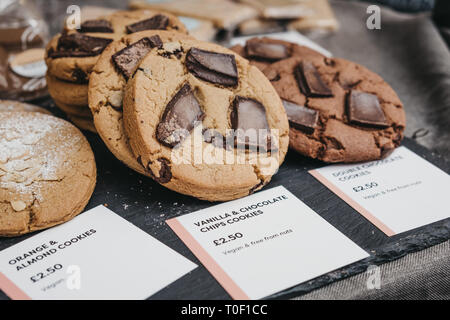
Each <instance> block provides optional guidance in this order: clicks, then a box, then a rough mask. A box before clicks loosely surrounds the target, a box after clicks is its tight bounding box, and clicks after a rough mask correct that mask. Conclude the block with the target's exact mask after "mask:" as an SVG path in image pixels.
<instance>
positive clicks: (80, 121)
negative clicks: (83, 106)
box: [67, 114, 97, 133]
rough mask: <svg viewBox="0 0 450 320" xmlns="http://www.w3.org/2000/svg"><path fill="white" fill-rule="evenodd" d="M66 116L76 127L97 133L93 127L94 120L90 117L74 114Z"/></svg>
mask: <svg viewBox="0 0 450 320" xmlns="http://www.w3.org/2000/svg"><path fill="white" fill-rule="evenodd" d="M67 118H69V120H70V121H71V122H72V123H73V124H74V125H75V126H77V127H78V128H80V129H81V130H85V131H90V132H92V133H97V129H95V125H94V121H93V120H92V117H77V116H74V115H70V114H68V115H67Z"/></svg>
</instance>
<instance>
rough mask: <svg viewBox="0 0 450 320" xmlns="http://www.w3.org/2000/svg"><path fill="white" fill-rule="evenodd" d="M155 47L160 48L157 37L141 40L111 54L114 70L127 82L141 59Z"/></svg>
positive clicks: (160, 43)
mask: <svg viewBox="0 0 450 320" xmlns="http://www.w3.org/2000/svg"><path fill="white" fill-rule="evenodd" d="M155 47H158V48H160V47H162V41H161V38H160V37H159V36H158V35H155V36H152V37H147V38H142V39H141V40H139V41H137V42H135V43H133V44H131V45H129V46H128V47H126V48H124V49H122V50H120V51H118V52H116V53H115V54H113V55H112V57H111V59H112V61H113V62H114V65H115V66H116V68H117V69H118V70H119V71H120V72H121V73H122V74H123V76H124V77H125V79H127V80H128V78H130V76H131V75H132V74H133V72H134V70H135V69H136V66H137V65H138V64H139V62H140V61H141V59H142V58H143V57H145V55H146V54H147V53H149V52H150V50H151V49H152V48H155Z"/></svg>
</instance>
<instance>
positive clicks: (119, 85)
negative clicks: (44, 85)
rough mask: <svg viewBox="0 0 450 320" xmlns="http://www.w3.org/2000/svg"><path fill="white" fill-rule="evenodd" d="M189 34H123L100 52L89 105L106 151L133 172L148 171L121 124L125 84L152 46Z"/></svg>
mask: <svg viewBox="0 0 450 320" xmlns="http://www.w3.org/2000/svg"><path fill="white" fill-rule="evenodd" d="M181 39H193V38H192V37H190V36H188V35H186V34H183V33H179V32H173V31H162V30H149V31H141V32H136V33H133V34H131V35H128V36H124V37H123V38H122V39H121V40H118V41H114V42H113V43H111V44H110V45H109V46H108V47H107V48H106V49H105V51H103V53H102V54H101V56H100V57H99V59H98V62H97V64H96V65H95V67H94V69H93V71H92V73H91V75H90V80H89V106H90V108H91V111H92V114H93V116H94V124H95V127H96V128H97V132H98V133H99V135H100V137H101V138H102V139H103V141H104V142H105V144H106V145H107V147H108V148H109V150H110V151H111V152H112V153H113V154H114V155H115V156H116V158H118V159H119V160H120V161H122V162H123V163H125V164H126V165H127V166H129V167H130V168H132V169H133V170H135V171H138V172H140V173H142V174H147V171H146V170H144V168H142V166H141V165H140V164H139V163H138V162H137V161H136V158H135V157H134V155H133V153H132V152H131V149H130V146H129V144H128V140H127V137H126V135H125V133H124V130H123V124H122V118H123V114H122V98H123V92H124V90H125V85H126V82H127V80H128V78H129V77H130V76H132V74H133V73H134V71H135V68H136V67H137V66H138V64H139V62H140V60H141V59H142V58H144V57H145V55H146V54H147V53H148V52H150V50H152V49H153V48H161V47H163V46H166V48H167V47H170V42H173V41H177V40H181Z"/></svg>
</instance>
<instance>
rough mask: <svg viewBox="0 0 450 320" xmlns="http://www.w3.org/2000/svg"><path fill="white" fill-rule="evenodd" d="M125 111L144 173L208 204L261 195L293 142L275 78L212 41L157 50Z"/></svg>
mask: <svg viewBox="0 0 450 320" xmlns="http://www.w3.org/2000/svg"><path fill="white" fill-rule="evenodd" d="M123 109H124V126H125V132H126V134H127V136H128V138H129V142H130V146H131V149H132V151H133V154H134V156H135V159H136V160H137V162H138V163H140V165H141V166H142V168H143V170H146V171H147V172H148V174H149V175H151V176H152V177H153V178H154V179H155V180H156V181H157V182H159V183H160V184H162V185H164V186H165V187H167V188H169V189H172V190H175V191H177V192H180V193H183V194H187V195H192V196H195V197H197V198H200V199H205V200H210V201H225V200H231V199H236V198H239V197H243V196H246V195H248V194H249V193H252V192H254V191H256V190H259V189H261V188H262V187H263V186H264V185H266V184H267V183H268V182H269V181H270V179H271V177H272V175H273V174H275V172H276V171H277V169H278V167H279V165H280V164H281V163H282V162H283V160H284V157H285V154H286V152H287V148H288V144H289V137H288V132H289V125H288V120H287V117H286V113H285V111H284V108H283V105H282V102H281V100H280V98H279V97H278V95H277V93H276V91H275V90H274V88H273V87H272V85H271V84H270V82H269V81H268V80H267V78H266V77H265V76H264V75H263V74H262V73H261V71H260V70H258V69H257V68H256V67H254V66H252V65H250V64H249V63H248V61H247V60H245V59H243V58H242V57H240V56H239V55H237V54H235V53H233V52H232V51H230V50H228V49H225V48H223V47H220V46H218V45H215V44H211V43H205V42H200V41H194V40H179V41H173V42H171V43H167V45H163V46H162V47H161V48H157V49H153V50H152V51H151V52H150V53H149V54H147V56H146V57H145V58H144V59H143V60H142V62H141V63H140V65H139V66H138V68H137V70H136V72H135V73H134V74H132V75H131V77H130V79H129V81H128V83H127V88H126V91H125V98H124V107H123Z"/></svg>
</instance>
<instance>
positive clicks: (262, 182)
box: [248, 180, 265, 195]
mask: <svg viewBox="0 0 450 320" xmlns="http://www.w3.org/2000/svg"><path fill="white" fill-rule="evenodd" d="M264 186H265V183H264V181H263V180H261V181H260V182H259V183H257V184H256V185H254V186H253V187H252V188H251V189H250V190H249V191H248V195H252V194H254V193H255V191H256V189H259V188H261V187H264Z"/></svg>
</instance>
